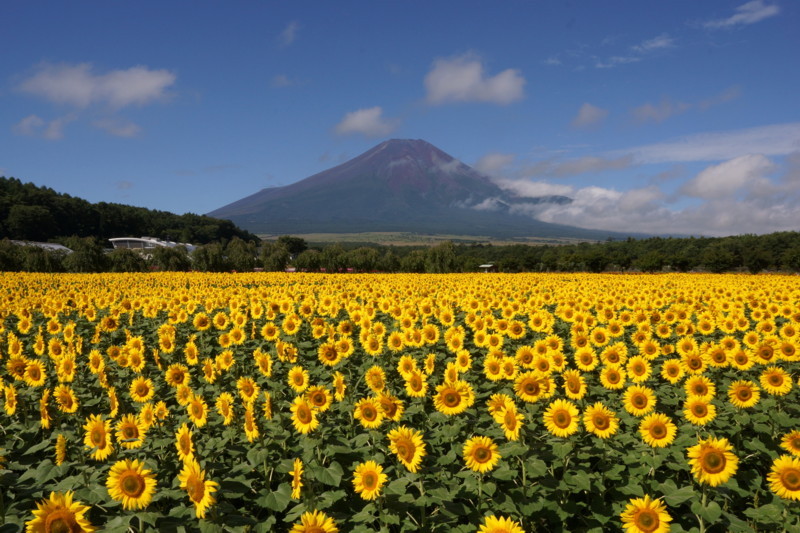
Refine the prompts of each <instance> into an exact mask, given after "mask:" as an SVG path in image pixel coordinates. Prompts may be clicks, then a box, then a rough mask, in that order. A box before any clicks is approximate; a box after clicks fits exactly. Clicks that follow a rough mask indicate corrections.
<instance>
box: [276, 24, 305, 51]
mask: <svg viewBox="0 0 800 533" xmlns="http://www.w3.org/2000/svg"><path fill="white" fill-rule="evenodd" d="M299 31H300V24H299V23H298V22H297V21H296V20H293V21H291V22H290V23H289V24H287V25H286V27H285V28H284V29H283V31H282V32H281V33H280V35H279V36H278V40H279V41H280V43H281V46H289V45H290V44H292V43H293V42H294V41H295V40H296V39H297V33H298V32H299Z"/></svg>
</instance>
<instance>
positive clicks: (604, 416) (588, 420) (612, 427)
mask: <svg viewBox="0 0 800 533" xmlns="http://www.w3.org/2000/svg"><path fill="white" fill-rule="evenodd" d="M583 425H584V426H586V430H587V431H589V432H590V433H594V434H595V435H597V436H598V437H600V438H601V439H607V438H608V437H610V436H612V435H614V434H615V433H616V432H617V429H619V419H618V418H617V415H616V413H614V411H612V410H611V409H609V408H608V407H606V406H605V405H603V404H602V403H601V402H596V403H595V404H594V405H591V406H589V407H587V408H586V410H585V411H584V412H583Z"/></svg>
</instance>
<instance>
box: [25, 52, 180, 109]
mask: <svg viewBox="0 0 800 533" xmlns="http://www.w3.org/2000/svg"><path fill="white" fill-rule="evenodd" d="M176 79H177V76H176V75H175V74H174V73H172V72H170V71H168V70H165V69H159V70H151V69H149V68H148V67H145V66H136V67H131V68H128V69H125V70H111V71H108V72H105V73H95V72H94V69H93V67H92V65H91V64H89V63H80V64H75V65H73V64H68V63H60V64H51V63H42V64H40V65H39V66H38V67H36V68H35V70H34V73H33V74H32V75H31V76H29V77H27V78H26V79H24V80H23V81H22V82H21V83H20V84H19V85H18V87H17V88H18V89H19V90H20V91H22V92H24V93H27V94H31V95H34V96H39V97H41V98H44V99H45V100H47V101H49V102H52V103H55V104H68V105H71V106H74V107H78V108H84V107H87V106H89V105H91V104H105V105H108V106H110V107H112V108H114V109H120V108H123V107H127V106H130V105H145V104H149V103H151V102H154V101H157V100H163V99H165V98H166V97H167V96H168V93H167V90H168V89H169V88H170V87H171V86H172V85H173V84H174V83H175V80H176Z"/></svg>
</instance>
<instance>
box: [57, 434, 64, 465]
mask: <svg viewBox="0 0 800 533" xmlns="http://www.w3.org/2000/svg"><path fill="white" fill-rule="evenodd" d="M66 458H67V438H66V437H65V436H64V435H62V434H61V433H59V434H58V437H56V465H57V466H61V463H63V462H64V460H65V459H66Z"/></svg>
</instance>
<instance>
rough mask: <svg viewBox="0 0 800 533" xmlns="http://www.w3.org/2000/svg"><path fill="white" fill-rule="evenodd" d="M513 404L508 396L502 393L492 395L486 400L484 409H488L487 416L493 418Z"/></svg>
mask: <svg viewBox="0 0 800 533" xmlns="http://www.w3.org/2000/svg"><path fill="white" fill-rule="evenodd" d="M513 404H514V400H512V399H511V397H510V396H509V395H508V394H503V393H496V394H492V396H491V397H490V398H489V399H488V400H486V407H487V408H488V409H489V414H490V415H492V416H495V415H496V414H498V413H499V412H500V411H502V410H503V409H505V408H506V407H508V406H509V405H513Z"/></svg>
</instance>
